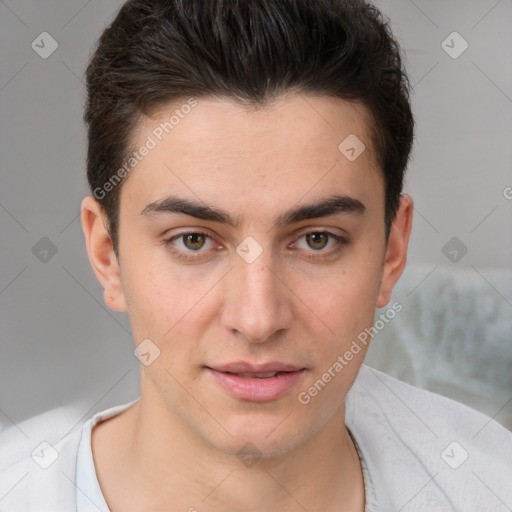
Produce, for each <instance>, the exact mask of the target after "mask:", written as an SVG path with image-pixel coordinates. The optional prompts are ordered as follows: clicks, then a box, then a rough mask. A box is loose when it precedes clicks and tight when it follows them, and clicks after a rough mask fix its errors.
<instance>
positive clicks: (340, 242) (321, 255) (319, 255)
mask: <svg viewBox="0 0 512 512" xmlns="http://www.w3.org/2000/svg"><path fill="white" fill-rule="evenodd" d="M312 234H322V235H327V237H328V238H329V239H334V240H335V241H336V247H334V248H333V249H331V250H329V251H323V250H319V251H314V250H311V254H310V255H309V256H307V257H308V258H309V259H311V260H323V259H326V258H327V257H329V256H332V255H334V254H336V253H337V252H338V251H340V250H341V249H342V248H343V247H345V246H347V245H348V244H349V241H348V240H347V239H346V238H344V237H342V236H340V235H336V234H335V233H332V232H330V231H318V230H316V231H315V230H314V231H308V232H306V233H302V235H301V236H300V237H299V238H298V239H297V240H300V239H301V238H303V237H306V236H307V235H312ZM187 235H202V236H204V237H205V238H207V239H210V240H212V241H213V238H212V237H211V236H210V235H209V234H208V233H204V232H202V231H188V232H185V233H180V234H179V235H174V236H172V237H171V238H167V239H165V240H164V241H163V243H164V245H165V246H166V247H167V248H168V249H169V250H170V251H171V253H172V254H173V255H175V256H176V257H178V258H179V259H181V260H186V261H194V260H198V259H202V258H204V255H203V251H201V250H199V251H182V250H180V249H176V248H175V247H173V242H174V240H178V239H180V238H183V237H185V236H187ZM328 242H329V241H328ZM295 243H296V242H294V244H295ZM315 253H316V254H315ZM196 254H197V255H196Z"/></svg>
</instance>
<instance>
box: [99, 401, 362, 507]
mask: <svg viewBox="0 0 512 512" xmlns="http://www.w3.org/2000/svg"><path fill="white" fill-rule="evenodd" d="M121 416H124V417H123V419H122V421H123V422H124V423H122V424H121V423H118V434H117V436H116V438H117V440H115V441H114V443H117V446H118V448H117V450H116V449H115V448H114V450H116V451H117V454H118V455H116V453H114V454H113V457H111V458H110V460H111V461H112V463H111V464H112V465H114V464H117V468H114V467H110V468H106V470H105V472H104V473H103V474H104V475H105V478H107V479H108V478H112V477H111V476H109V475H112V474H115V475H116V477H115V479H117V482H116V481H115V479H114V481H112V479H111V480H110V483H109V485H108V488H109V489H110V490H111V491H112V492H110V493H109V492H104V494H105V497H106V499H107V503H109V506H110V507H111V510H112V511H113V512H116V511H117V508H116V505H117V504H119V510H126V511H127V510H131V508H133V510H137V509H139V510H140V509H146V510H153V509H154V510H183V511H189V512H195V511H197V512H205V511H222V512H230V511H233V512H234V511H239V510H244V511H246V512H256V511H258V512H259V511H261V510H265V511H268V512H274V511H276V512H277V511H280V512H282V511H300V510H307V511H308V512H317V511H318V512H319V511H323V512H325V511H333V512H334V511H335V510H336V511H340V510H343V511H346V512H352V511H353V512H355V511H357V512H362V510H363V508H364V485H363V479H362V471H361V466H360V463H359V458H358V455H357V451H356V449H355V447H354V444H353V442H352V439H351V437H350V435H349V434H348V431H347V430H346V427H345V408H344V405H342V406H341V407H340V408H339V409H338V410H337V411H336V412H335V413H334V414H333V416H332V417H331V419H330V420H329V421H328V422H327V423H326V424H325V425H324V426H323V428H322V429H321V430H320V431H318V432H316V433H315V434H314V435H313V436H312V437H310V438H309V439H308V440H307V441H306V442H304V443H302V444H300V445H299V446H297V447H295V448H294V449H292V450H291V451H288V452H286V453H283V454H280V455H279V456H273V457H265V456H263V457H262V458H259V457H258V456H255V457H252V458H251V457H250V456H248V457H241V456H239V455H237V454H236V453H226V452H225V451H222V450H219V449H217V448H216V447H214V446H212V445H211V444H209V443H207V441H206V440H205V439H204V438H201V437H199V436H196V435H195V434H194V433H192V432H191V431H190V429H189V428H187V426H186V425H184V424H182V423H181V422H180V421H179V419H177V418H176V417H174V416H173V415H171V414H170V413H169V410H168V409H167V408H165V407H163V406H162V407H155V405H154V403H148V402H147V401H146V402H145V401H144V400H143V398H141V400H139V401H138V402H137V403H136V404H134V405H133V406H131V407H130V408H129V410H127V411H125V412H124V413H122V414H121V415H120V417H121ZM114 419H115V418H114ZM119 421H120V422H121V420H119ZM121 428H122V430H123V433H122V434H121V432H120V430H121ZM148 433H151V434H149V435H148ZM121 439H122V441H121ZM121 444H122V445H123V446H121ZM116 460H117V463H116V462H114V461H116ZM100 482H101V480H100ZM105 483H107V482H105ZM121 486H122V487H121ZM102 488H103V485H102ZM116 488H117V489H119V488H123V489H124V491H123V492H122V494H121V495H123V499H124V500H126V501H125V502H123V503H121V502H120V501H119V496H120V493H117V492H115V491H114V489H116ZM103 490H104V491H105V490H107V489H103ZM127 491H128V492H127ZM109 496H110V500H109Z"/></svg>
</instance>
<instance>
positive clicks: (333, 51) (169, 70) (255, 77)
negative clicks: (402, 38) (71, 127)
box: [84, 0, 414, 254]
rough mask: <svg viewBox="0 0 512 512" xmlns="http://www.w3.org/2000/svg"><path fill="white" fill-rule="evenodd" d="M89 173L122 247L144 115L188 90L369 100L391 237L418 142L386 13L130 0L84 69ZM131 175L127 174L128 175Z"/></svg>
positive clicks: (356, 5)
mask: <svg viewBox="0 0 512 512" xmlns="http://www.w3.org/2000/svg"><path fill="white" fill-rule="evenodd" d="M86 78H87V103H86V107H85V113H84V120H85V122H86V123H87V125H88V152H87V178H88V182H89V185H90V188H91V191H92V193H93V194H94V195H95V197H96V199H97V200H98V201H99V203H100V205H101V207H102V210H103V211H104V213H105V215H106V217H107V220H108V228H109V234H110V238H111V240H112V244H113V247H114V250H115V252H116V254H118V222H119V192H120V188H121V185H122V183H120V184H119V186H113V187H108V189H109V191H108V193H102V194H101V197H98V194H97V193H96V192H95V191H97V190H102V191H105V188H103V187H104V184H105V183H107V182H109V180H111V179H112V177H113V175H114V174H115V173H116V171H118V169H120V168H121V167H122V166H123V163H124V162H125V161H126V159H127V157H128V155H129V154H130V151H131V149H132V148H131V147H130V140H131V137H132V136H133V132H134V127H135V126H136V123H137V122H138V120H139V119H140V118H141V114H149V115H151V113H152V112H155V111H157V110H158V108H159V107H163V106H164V105H165V104H168V103H170V102H173V101H176V100H180V99H186V98H187V97H190V96H192V97H194V98H200V97H224V98H229V99H232V100H234V101H236V102H239V103H242V104H246V105H249V104H250V105H262V106H263V105H265V104H266V103H268V102H269V101H271V100H274V99H276V98H278V97H279V96H280V95H281V94H283V93H285V92H287V91H296V92H299V93H301V92H304V93H313V94H322V95H327V96H331V97H335V98H341V99H344V100H349V101H357V102H360V103H361V104H363V105H364V106H365V107H366V108H367V109H368V111H369V112H370V114H371V118H372V120H373V123H372V124H373V125H372V126H371V127H370V128H371V139H372V143H373V148H374V151H375V156H376V160H377V162H378V164H379V167H380V168H381V170H382V173H383V177H384V183H385V194H386V197H385V216H384V217H385V218H384V221H385V228H386V238H387V236H388V235H389V230H390V226H391V223H392V221H393V219H394V217H395V215H396V211H397V208H398V204H399V197H400V194H401V192H402V187H403V177H404V173H405V169H406V167H407V163H408V160H409V155H410V152H411V148H412V143H413V128H414V120H413V116H412V112H411V107H410V103H409V82H408V79H407V75H406V73H405V71H404V69H403V66H402V58H401V52H400V47H399V45H398V43H397V42H396V41H395V39H394V38H393V35H392V33H391V30H390V28H389V24H388V22H387V21H385V20H384V19H383V16H382V14H381V13H380V11H379V10H378V9H377V8H376V7H374V6H373V5H371V4H369V3H367V2H365V1H363V0H128V1H127V2H125V3H124V5H123V6H122V7H121V9H120V11H119V13H118V14H117V16H116V17H115V19H114V21H113V22H112V23H111V25H110V26H109V27H107V28H106V30H105V31H104V32H103V34H102V35H101V37H100V39H99V42H98V46H97V48H96V50H95V53H94V55H93V56H92V58H91V61H90V63H89V66H88V68H87V73H86ZM123 174H124V173H123Z"/></svg>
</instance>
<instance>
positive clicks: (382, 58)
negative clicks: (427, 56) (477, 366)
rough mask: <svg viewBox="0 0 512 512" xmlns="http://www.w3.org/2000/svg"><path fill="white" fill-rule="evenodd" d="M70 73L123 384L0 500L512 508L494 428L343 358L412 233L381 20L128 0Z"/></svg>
mask: <svg viewBox="0 0 512 512" xmlns="http://www.w3.org/2000/svg"><path fill="white" fill-rule="evenodd" d="M87 87H88V101H87V107H86V113H85V120H86V122H87V123H88V127H89V150H88V179H89V184H90V187H91V192H92V195H91V196H88V197H86V198H85V199H84V200H83V202H82V217H81V219H82V226H83V229H84V233H85V240H86V245H87V251H88V254H89V259H90V262H91V265H92V267H93V270H94V272H95V274H96V276H97V278H98V279H99V281H100V283H101V285H102V286H103V288H104V297H105V302H106V303H107V304H108V306H109V307H110V308H112V309H114V310H116V311H123V312H127V313H128V314H129V317H130V321H131V325H132V330H133V335H134V341H135V344H136V345H137V349H138V355H139V358H140V360H141V362H142V363H143V364H142V366H141V397H140V399H138V400H136V401H134V402H131V403H129V404H124V405H121V406H117V407H114V408H111V409H108V410H106V411H102V412H100V413H98V414H96V415H95V416H94V417H93V418H90V419H89V420H88V421H87V422H86V423H85V425H84V426H83V428H82V429H81V430H77V431H75V432H72V433H71V434H68V435H67V436H65V437H64V438H63V439H62V440H59V441H58V442H57V443H55V446H51V447H50V448H52V449H55V450H56V452H57V453H58V454H59V459H57V460H58V462H55V463H54V464H53V465H52V466H51V467H48V468H47V469H46V470H44V471H42V470H40V468H35V467H34V464H33V461H32V460H31V458H30V457H20V458H19V460H16V462H14V463H13V464H11V465H10V466H9V467H8V468H6V469H5V470H4V472H3V473H2V474H0V476H2V477H3V480H0V491H1V492H0V499H1V498H2V497H3V496H5V497H4V498H3V499H2V501H0V510H6V511H11V510H75V509H76V510H78V511H79V512H82V511H85V510H102V511H104V510H105V511H106V510H110V511H112V512H118V511H123V512H129V511H132V510H133V511H140V510H145V511H160V510H166V511H187V510H188V511H196V510H197V511H199V512H203V511H223V512H224V511H242V510H243V511H260V510H264V511H268V512H273V511H278V510H279V511H283V510H284V511H290V512H291V511H299V510H303V511H304V510H305V511H308V512H317V511H320V510H322V511H344V512H362V511H366V512H369V511H376V510H378V511H393V512H396V511H398V510H403V511H406V510H409V511H412V510H416V511H426V510H429V511H434V510H436V511H441V510H442V511H448V510H464V511H469V510H479V511H480V510H509V509H510V507H511V506H512V496H511V489H510V487H511V486H510V481H511V478H512V462H511V458H512V435H511V434H510V433H509V432H508V431H506V430H505V429H504V428H503V427H501V426H499V425H498V424H497V423H496V422H494V421H491V420H489V419H487V418H486V417H485V416H483V415H482V414H480V413H477V412H476V411H472V410H471V409H469V408H467V407H465V406H462V405H461V404H457V403H456V402H453V401H451V400H448V399H445V398H442V397H440V396H437V395H434V394H431V393H428V392H426V391H422V390H419V389H416V388H413V387H412V386H409V385H406V384H404V383H400V382H399V381H397V380H395V379H393V378H391V377H388V376H386V375H384V374H382V373H380V372H377V371H375V370H372V369H371V368H369V367H366V366H364V365H363V361H364V356H365V353H366V350H367V348H368V343H369V340H368V339H367V338H368V335H367V336H366V337H365V336H364V335H363V333H367V332H371V326H372V325H373V322H374V317H375V312H376V309H378V308H384V307H386V306H387V307H388V309H387V310H386V312H389V316H391V312H394V313H395V314H396V312H397V311H399V310H400V308H401V305H400V304H396V303H395V304H393V305H389V303H390V299H391V291H392V289H393V286H394V285H395V283H396V282H397V280H398V279H399V277H400V275H401V273H402V271H403V269H404V267H405V264H406V256H407V246H408V241H409V235H410V231H411V225H412V204H413V203H412V200H411V198H410V197H409V196H407V195H405V194H402V193H401V192H402V183H403V175H404V172H405V168H406V165H407V162H408V159H409V153H410V150H411V145H412V140H413V124H414V123H413V118H412V114H411V109H410V105H409V100H408V88H407V78H406V75H405V73H404V71H403V69H402V64H401V60H400V52H399V48H398V46H397V44H396V43H395V41H394V40H393V38H392V36H391V34H390V31H389V29H388V27H387V25H386V24H385V22H384V21H383V19H382V17H381V15H380V13H379V12H378V11H377V10H376V9H375V8H374V7H372V6H371V5H369V4H366V3H365V2H362V1H355V0H354V1H343V0H316V1H315V2H311V1H310V0H259V1H257V0H244V2H238V1H235V0H224V1H220V0H187V1H184V0H165V1H164V0H152V1H150V0H132V1H128V2H127V3H126V4H125V5H124V6H123V7H122V9H121V11H120V12H119V14H118V16H117V17H116V19H115V20H114V21H113V23H112V25H111V26H110V27H109V28H108V29H107V30H106V31H105V32H104V33H103V35H102V37H101V39H100V42H99V46H98V48H97V50H96V53H95V54H94V56H93V58H92V60H91V63H90V65H89V68H88V70H87ZM32 421H36V420H32ZM485 423H488V424H487V425H486V426H485V428H484V429H482V431H481V432H480V434H479V435H478V436H473V438H471V436H470V433H471V432H474V430H472V428H471V427H474V426H475V425H484V424H485ZM41 424H42V423H41ZM45 428H46V427H45ZM48 430H49V429H48ZM11 458H12V457H11ZM36 470H38V471H36ZM23 475H25V476H23ZM20 478H21V480H20ZM6 493H7V494H6ZM2 507H3V508H2ZM507 507H508V508H507Z"/></svg>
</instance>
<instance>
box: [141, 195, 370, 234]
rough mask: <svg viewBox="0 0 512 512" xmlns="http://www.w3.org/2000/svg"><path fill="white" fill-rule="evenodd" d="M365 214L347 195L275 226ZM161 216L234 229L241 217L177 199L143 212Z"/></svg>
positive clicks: (295, 212) (301, 209)
mask: <svg viewBox="0 0 512 512" xmlns="http://www.w3.org/2000/svg"><path fill="white" fill-rule="evenodd" d="M365 211H366V207H365V205H364V204H363V203H362V202H361V201H360V200H359V199H356V198H354V197H350V196H346V195H333V196H330V197H328V198H326V199H322V200H319V201H316V202H313V203H310V204H305V205H301V206H297V207H295V208H292V209H290V210H288V211H286V212H284V213H282V214H281V215H279V216H278V217H277V219H276V220H275V223H274V226H286V225H290V224H295V223H297V222H300V221H302V220H308V219H315V218H320V217H328V216H330V215H336V214H340V213H342V214H358V215H362V214H363V213H364V212H365ZM161 213H167V214H183V215H189V216H190V217H196V218H197V219H202V220H209V221H213V222H220V223H222V224H227V225H228V226H232V227H234V228H236V227H238V226H239V225H240V219H239V218H238V217H232V216H231V215H230V214H229V213H228V212H226V211H224V210H221V209H219V208H217V207H214V206H208V205H206V204H204V203H203V204H202V203H198V202H194V201H190V200H188V199H184V198H180V197H177V196H168V197H166V198H164V199H162V200H160V201H154V202H152V203H150V204H148V205H147V206H146V207H145V208H144V209H143V210H142V211H141V212H140V215H145V216H147V217H152V216H154V215H155V214H161Z"/></svg>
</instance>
